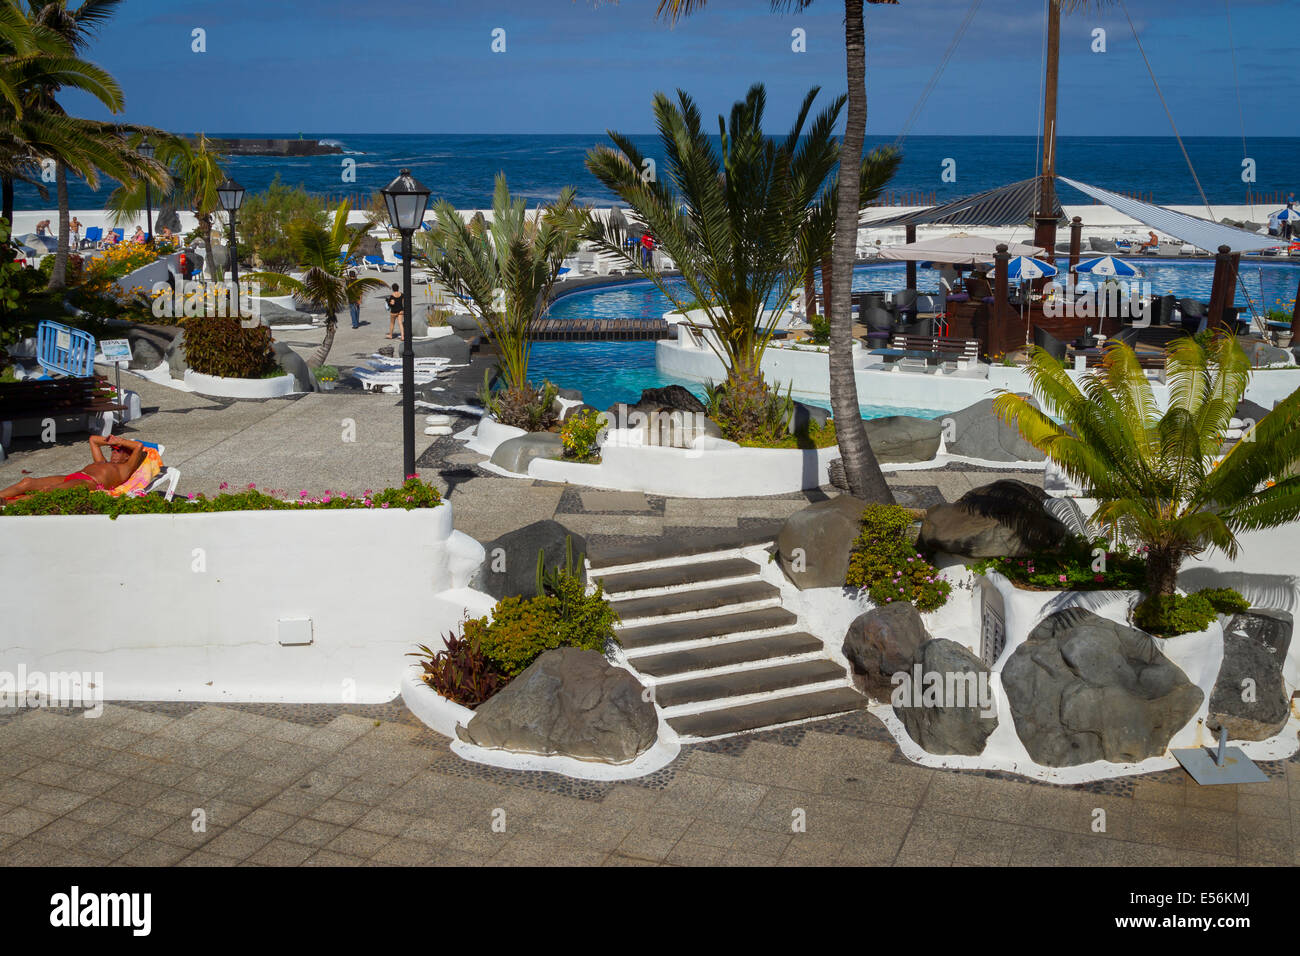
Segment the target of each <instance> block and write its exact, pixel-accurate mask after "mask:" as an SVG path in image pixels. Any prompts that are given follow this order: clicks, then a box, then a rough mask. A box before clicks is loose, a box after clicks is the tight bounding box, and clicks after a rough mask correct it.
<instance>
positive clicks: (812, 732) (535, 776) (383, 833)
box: [0, 704, 1300, 866]
mask: <svg viewBox="0 0 1300 956" xmlns="http://www.w3.org/2000/svg"><path fill="white" fill-rule="evenodd" d="M1265 767H1266V769H1267V770H1268V772H1269V773H1270V780H1269V781H1268V782H1267V783H1262V784H1254V785H1250V786H1240V787H1214V788H1210V787H1206V788H1202V787H1197V786H1196V785H1195V784H1192V783H1190V782H1188V780H1187V779H1186V777H1185V776H1184V775H1183V774H1182V773H1181V772H1172V771H1171V772H1166V773H1161V774H1154V775H1148V776H1145V777H1141V778H1136V779H1129V780H1124V781H1112V782H1107V783H1105V784H1100V785H1088V786H1079V787H1056V786H1052V785H1050V784H1039V783H1030V782H1026V781H1023V780H1019V779H1014V778H1011V777H1009V776H1007V775H1002V774H980V773H967V772H954V771H937V770H930V769H926V768H923V767H918V766H914V765H912V764H910V763H908V762H907V761H906V760H904V759H903V758H901V757H900V756H899V754H898V752H897V749H896V747H895V746H894V745H893V743H892V741H890V740H889V738H888V735H887V734H886V733H885V731H884V729H883V727H881V725H880V724H879V722H878V721H876V720H875V718H873V717H871V716H870V715H869V714H857V715H853V716H850V717H845V718H837V719H833V720H828V721H820V722H816V723H812V724H805V725H802V726H799V727H794V728H786V729H784V730H779V731H773V732H769V733H763V734H758V735H753V736H747V737H740V738H731V739H729V740H723V741H719V742H716V743H712V744H704V745H698V746H694V747H688V748H686V749H685V750H684V751H683V753H682V756H681V757H680V758H679V759H678V760H677V761H676V762H674V763H673V764H672V765H671V766H670V767H668V768H665V769H664V770H662V771H660V772H658V773H656V774H654V775H652V776H650V777H648V778H645V779H642V780H639V781H632V782H624V783H590V782H580V781H572V780H568V779H566V778H563V777H558V776H555V775H552V774H541V773H525V772H516V771H505V770H500V769H496V768H488V767H480V766H477V765H474V764H469V763H466V762H464V761H462V760H460V758H458V757H456V756H454V755H453V754H451V752H450V751H449V750H448V748H447V742H446V740H444V739H443V738H441V737H439V736H438V735H437V734H434V733H432V732H431V731H429V730H427V729H426V728H424V727H422V726H420V725H418V724H417V723H416V722H415V720H414V718H412V717H411V716H410V715H409V714H408V713H406V712H405V711H404V709H402V708H401V706H400V704H390V705H384V706H380V707H323V706H322V707H317V706H314V705H294V706H271V705H262V706H257V705H247V706H216V705H194V704H158V705H109V706H107V707H106V708H105V711H104V714H103V715H102V716H101V717H99V718H94V719H86V718H83V717H82V716H80V715H79V714H74V713H71V712H54V711H42V710H29V711H23V712H18V713H11V714H10V715H8V716H7V718H6V719H5V720H4V721H3V723H0V863H5V864H8V865H14V866H23V865H86V866H103V865H110V864H114V865H181V866H231V865H271V866H285V865H287V866H296V865H309V866H310V865H376V866H378V865H388V864H394V865H426V864H433V865H436V864H452V865H466V866H478V865H503V866H505V865H515V864H545V865H606V866H639V865H656V864H665V865H699V864H707V865H714V864H721V865H824V864H850V865H854V864H873V865H874V864H896V865H926V866H936V865H937V866H946V865H957V866H960V865H989V864H993V865H1008V864H1009V865H1044V864H1046V865H1051V864H1072V865H1168V866H1218V865H1232V864H1238V863H1240V864H1284V865H1287V864H1290V865H1294V864H1300V763H1298V762H1296V761H1290V762H1284V763H1274V764H1266V765H1265ZM1098 811H1104V825H1105V828H1104V831H1101V832H1098V831H1096V830H1094V827H1095V826H1096V821H1097V820H1098V819H1100V817H1099V814H1098ZM199 821H201V822H202V825H200V822H199Z"/></svg>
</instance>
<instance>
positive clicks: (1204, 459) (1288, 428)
mask: <svg viewBox="0 0 1300 956" xmlns="http://www.w3.org/2000/svg"><path fill="white" fill-rule="evenodd" d="M1027 371H1028V373H1029V376H1030V379H1031V381H1032V382H1033V387H1034V393H1035V395H1036V396H1037V397H1038V400H1039V401H1040V402H1041V403H1042V410H1041V411H1040V410H1039V409H1038V408H1035V407H1034V406H1033V405H1031V404H1030V403H1029V402H1028V401H1027V400H1026V399H1024V398H1022V397H1020V396H1018V395H1011V394H1003V395H1001V396H999V397H998V398H997V399H996V400H995V402H994V409H995V410H996V411H997V413H998V414H999V415H1001V416H1002V417H1003V418H1005V419H1006V420H1007V421H1009V422H1012V423H1014V424H1016V425H1017V426H1018V427H1019V430H1020V434H1021V435H1022V436H1023V437H1024V438H1025V439H1026V440H1027V441H1028V442H1029V443H1030V444H1032V445H1033V446H1034V447H1035V448H1037V449H1039V450H1040V451H1042V452H1043V453H1044V454H1046V455H1047V456H1048V457H1049V458H1050V459H1052V461H1054V462H1056V463H1057V464H1058V465H1060V466H1061V468H1062V469H1063V470H1064V471H1065V472H1066V473H1067V474H1068V475H1069V476H1070V477H1071V478H1073V479H1074V480H1075V481H1077V482H1078V483H1079V484H1081V485H1082V486H1083V487H1084V489H1085V491H1086V492H1087V493H1088V494H1089V495H1090V496H1091V497H1094V498H1096V499H1097V500H1098V502H1099V505H1098V508H1097V511H1096V512H1095V513H1094V515H1093V518H1092V520H1093V521H1094V522H1095V523H1096V524H1097V525H1099V526H1100V527H1103V528H1109V529H1111V530H1112V531H1115V532H1118V533H1119V534H1120V535H1122V536H1123V537H1125V538H1126V539H1127V540H1129V541H1132V542H1137V543H1140V544H1143V545H1146V546H1147V548H1149V549H1150V550H1149V551H1148V554H1147V590H1148V594H1149V595H1151V596H1155V595H1169V594H1173V593H1174V586H1175V583H1176V580H1177V576H1178V569H1179V567H1180V565H1181V564H1182V561H1183V559H1184V558H1185V557H1187V556H1188V555H1191V554H1196V553H1198V552H1200V551H1202V550H1204V549H1206V548H1208V547H1217V548H1219V549H1221V550H1222V551H1224V552H1225V553H1226V554H1227V555H1228V556H1229V557H1235V556H1236V554H1237V549H1238V543H1237V538H1236V535H1237V534H1238V533H1240V532H1242V531H1250V530H1256V529H1260V528H1270V527H1274V526H1276V525H1280V524H1284V523H1286V522H1288V521H1294V520H1295V519H1296V518H1297V517H1298V516H1300V477H1297V476H1296V475H1295V471H1296V466H1297V462H1300V390H1297V391H1296V392H1294V393H1292V394H1291V395H1290V396H1289V397H1288V398H1286V399H1285V400H1283V401H1282V402H1280V403H1279V404H1278V405H1277V406H1276V407H1275V408H1274V409H1273V411H1271V412H1270V413H1268V414H1267V415H1265V416H1264V417H1263V419H1261V420H1260V421H1259V422H1258V423H1257V424H1255V425H1253V426H1252V427H1250V428H1249V429H1247V430H1246V431H1245V433H1244V434H1243V435H1242V436H1241V437H1240V438H1239V439H1237V440H1236V441H1235V442H1234V443H1233V444H1232V446H1231V448H1230V449H1229V451H1228V452H1227V454H1225V455H1223V456H1222V457H1220V455H1219V452H1220V450H1221V448H1222V447H1223V443H1224V440H1225V436H1226V434H1227V432H1228V429H1229V426H1230V423H1231V420H1232V418H1233V416H1234V415H1235V414H1236V408H1237V403H1238V402H1239V401H1240V400H1241V396H1242V394H1243V393H1244V392H1245V389H1246V385H1247V383H1248V381H1249V378H1250V361H1249V360H1248V359H1247V357H1246V354H1245V352H1243V351H1242V348H1241V346H1240V345H1238V344H1237V340H1236V339H1235V338H1234V337H1232V336H1230V335H1219V336H1217V337H1215V338H1214V339H1213V340H1212V341H1211V343H1210V345H1209V346H1208V347H1204V346H1202V345H1201V344H1200V343H1198V342H1197V341H1195V340H1194V339H1190V338H1185V339H1179V340H1177V341H1175V342H1173V343H1171V344H1170V346H1169V348H1168V379H1169V393H1170V398H1169V407H1168V409H1167V410H1166V411H1165V412H1164V413H1163V414H1162V413H1160V412H1159V411H1158V409H1157V406H1156V402H1155V398H1154V396H1153V394H1152V389H1151V385H1150V383H1149V382H1148V380H1147V378H1146V375H1145V373H1144V372H1143V371H1142V369H1141V368H1140V367H1139V365H1138V360H1137V356H1136V355H1135V354H1134V352H1133V351H1132V349H1130V348H1128V347H1127V346H1125V345H1123V344H1120V343H1116V344H1114V345H1111V346H1109V347H1108V348H1107V350H1106V355H1105V360H1104V363H1103V365H1102V368H1101V369H1100V370H1097V371H1094V372H1092V373H1090V374H1089V375H1087V376H1086V377H1085V379H1084V380H1083V383H1082V388H1080V387H1079V386H1077V385H1076V384H1075V383H1074V382H1073V381H1072V380H1071V379H1070V377H1069V375H1068V374H1066V370H1065V368H1064V366H1063V365H1062V363H1061V362H1058V361H1056V360H1055V359H1053V358H1052V357H1051V356H1050V355H1048V354H1047V353H1046V352H1044V351H1043V350H1041V349H1037V348H1034V349H1032V350H1031V358H1030V362H1029V365H1028V366H1027ZM1053 418H1055V419H1059V420H1060V422H1061V424H1057V422H1056V421H1053Z"/></svg>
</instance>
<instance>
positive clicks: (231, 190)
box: [208, 176, 244, 316]
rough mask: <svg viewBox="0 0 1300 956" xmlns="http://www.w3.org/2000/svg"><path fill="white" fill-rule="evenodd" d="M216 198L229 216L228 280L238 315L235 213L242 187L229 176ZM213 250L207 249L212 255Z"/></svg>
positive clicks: (242, 191) (240, 197)
mask: <svg viewBox="0 0 1300 956" xmlns="http://www.w3.org/2000/svg"><path fill="white" fill-rule="evenodd" d="M217 200H218V202H220V203H221V208H222V209H224V210H225V211H226V213H227V214H228V215H229V216H230V282H231V285H232V286H234V290H235V291H234V297H235V303H234V304H235V315H236V316H238V315H239V248H238V244H237V243H236V241H235V213H236V212H238V211H239V207H240V206H242V205H243V204H244V187H243V186H241V185H239V183H237V182H235V181H234V180H233V179H231V178H230V177H229V176H227V177H226V181H225V182H223V183H222V184H221V185H220V186H218V187H217ZM212 254H213V250H211V249H209V250H208V255H212Z"/></svg>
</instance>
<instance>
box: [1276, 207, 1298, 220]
mask: <svg viewBox="0 0 1300 956" xmlns="http://www.w3.org/2000/svg"><path fill="white" fill-rule="evenodd" d="M1268 218H1269V219H1270V220H1274V219H1275V220H1277V221H1278V222H1286V221H1288V220H1290V221H1291V222H1295V221H1296V220H1300V209H1293V208H1291V207H1290V206H1287V207H1286V208H1285V209H1279V210H1278V211H1277V212H1271V213H1269V214H1268Z"/></svg>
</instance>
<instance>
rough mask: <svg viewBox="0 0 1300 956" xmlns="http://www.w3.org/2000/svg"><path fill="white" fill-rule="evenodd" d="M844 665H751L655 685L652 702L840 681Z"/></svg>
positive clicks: (716, 697) (823, 662) (677, 704)
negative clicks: (737, 669) (746, 667)
mask: <svg viewBox="0 0 1300 956" xmlns="http://www.w3.org/2000/svg"><path fill="white" fill-rule="evenodd" d="M847 676H848V675H847V674H846V673H845V671H844V668H843V667H841V666H840V665H839V664H836V663H835V662H834V661H829V660H826V659H824V658H823V659H820V660H811V661H799V662H797V663H793V664H777V665H776V666H774V667H751V668H749V669H747V670H740V671H730V672H729V673H726V674H717V675H711V676H708V677H695V678H691V679H690V680H681V681H673V682H672V683H668V684H657V685H655V703H657V704H659V706H660V707H680V706H681V705H683V704H697V703H702V702H704V701H718V700H722V699H724V698H727V697H745V696H748V695H750V694H766V693H771V692H773V691H781V690H789V689H791V688H793V687H802V686H804V685H805V684H823V683H826V682H828V681H835V680H843V679H845V678H846V677H847Z"/></svg>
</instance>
